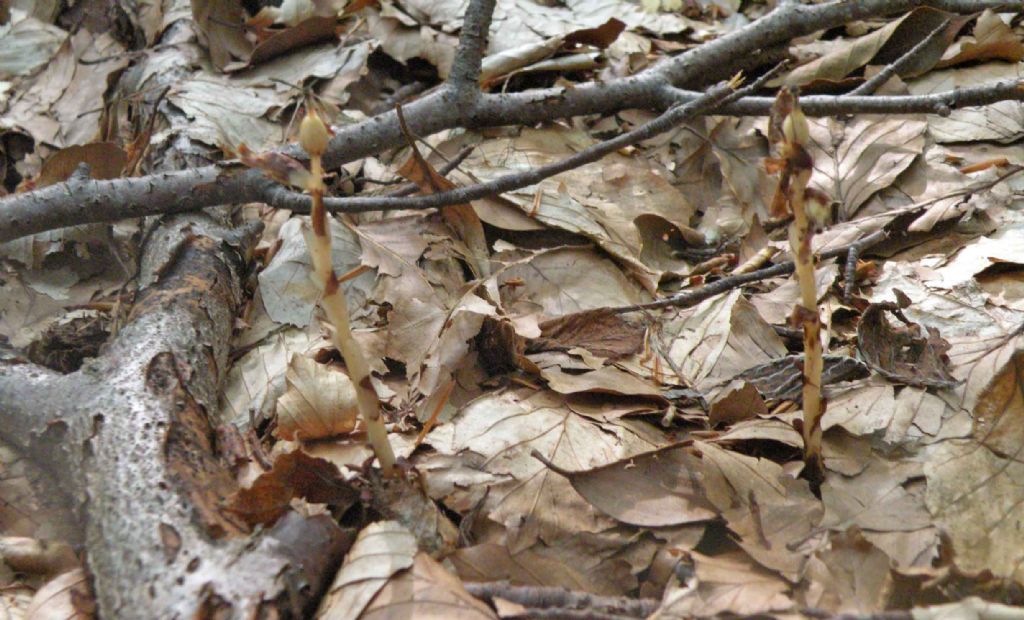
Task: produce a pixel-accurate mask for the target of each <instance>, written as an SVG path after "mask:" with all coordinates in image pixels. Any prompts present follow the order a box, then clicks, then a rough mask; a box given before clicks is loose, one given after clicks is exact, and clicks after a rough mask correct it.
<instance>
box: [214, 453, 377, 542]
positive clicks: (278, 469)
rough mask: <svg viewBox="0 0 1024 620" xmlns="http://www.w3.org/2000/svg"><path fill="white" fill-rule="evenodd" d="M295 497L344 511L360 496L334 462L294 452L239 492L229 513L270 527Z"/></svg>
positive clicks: (251, 522)
mask: <svg viewBox="0 0 1024 620" xmlns="http://www.w3.org/2000/svg"><path fill="white" fill-rule="evenodd" d="M296 497H301V498H303V499H305V500H306V501H309V502H312V503H315V504H331V505H334V506H340V507H343V508H344V507H348V506H349V505H350V504H352V503H353V502H354V501H356V499H357V498H358V497H359V493H358V491H356V490H355V489H353V488H352V487H351V486H349V484H348V483H347V482H345V481H344V480H342V478H341V475H340V473H339V472H338V468H337V467H335V466H334V465H333V464H332V463H330V462H329V461H325V460H324V459H321V458H316V457H312V456H309V455H308V454H306V453H305V452H303V451H302V450H295V451H294V452H288V453H285V454H281V455H279V456H278V457H277V458H276V459H274V465H273V467H272V469H271V470H270V471H268V472H265V473H263V474H261V475H260V476H259V477H257V478H256V480H254V481H253V483H252V485H250V486H249V487H248V488H242V489H239V490H238V491H237V492H236V493H235V495H234V497H232V498H231V500H230V502H229V505H228V507H227V510H228V511H229V512H231V513H232V514H235V515H237V516H238V517H240V518H242V519H244V520H245V522H246V523H248V524H249V525H258V524H262V525H268V524H271V523H273V522H274V521H276V520H277V519H278V518H279V517H280V516H281V515H283V514H284V513H285V512H286V511H287V510H289V508H290V506H291V501H292V499H293V498H296Z"/></svg>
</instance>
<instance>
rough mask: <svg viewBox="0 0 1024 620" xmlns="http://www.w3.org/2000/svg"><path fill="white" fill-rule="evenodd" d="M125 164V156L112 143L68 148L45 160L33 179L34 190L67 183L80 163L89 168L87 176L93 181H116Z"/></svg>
mask: <svg viewBox="0 0 1024 620" xmlns="http://www.w3.org/2000/svg"><path fill="white" fill-rule="evenodd" d="M127 160H128V156H127V155H126V154H125V152H124V151H123V150H121V147H119V146H117V145H116V144H114V143H113V142H94V143H92V144H83V145H76V146H69V147H67V148H63V149H61V150H60V151H58V152H56V153H55V154H54V155H53V156H51V157H50V158H49V159H47V160H46V162H45V163H44V164H43V168H42V170H41V171H40V172H39V177H38V178H37V179H36V187H46V186H47V185H53V184H54V183H60V182H61V181H66V180H67V179H68V177H70V176H71V175H72V173H74V172H75V170H76V169H77V168H78V165H79V164H83V163H84V164H88V165H89V176H90V177H91V178H93V179H116V178H118V177H119V176H121V171H122V170H123V169H124V165H125V163H126V162H127Z"/></svg>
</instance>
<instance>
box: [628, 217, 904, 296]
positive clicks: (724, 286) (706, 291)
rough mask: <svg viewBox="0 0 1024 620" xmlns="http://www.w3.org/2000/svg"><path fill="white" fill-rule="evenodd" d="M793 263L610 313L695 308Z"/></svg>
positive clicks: (871, 241) (877, 237) (866, 242)
mask: <svg viewBox="0 0 1024 620" xmlns="http://www.w3.org/2000/svg"><path fill="white" fill-rule="evenodd" d="M888 236H889V233H887V232H886V231H884V230H877V231H875V232H873V233H871V234H870V235H868V236H866V237H864V238H862V239H859V240H858V241H855V242H854V243H851V244H850V245H845V246H842V247H838V248H834V249H831V250H828V251H826V252H822V253H821V254H820V255H819V257H820V258H821V259H822V260H827V259H830V258H836V257H838V256H842V255H844V254H846V253H847V252H849V251H850V247H851V246H853V245H854V244H857V245H859V247H860V249H861V251H863V250H864V249H866V248H869V247H871V246H874V245H876V244H878V243H881V242H882V241H884V240H885V239H886V238H887V237H888ZM793 270H794V264H793V261H791V260H789V261H786V262H784V263H778V264H776V265H772V266H771V267H765V268H764V269H758V270H757V271H751V272H750V273H743V274H739V275H733V276H727V277H725V278H722V279H721V280H715V281H714V282H712V283H711V284H707V285H705V286H702V287H701V288H699V289H694V290H687V291H683V292H681V293H676V294H675V295H673V296H671V297H666V298H665V299H659V300H658V301H652V302H649V303H645V304H636V305H632V306H622V307H620V308H614V309H613V312H615V313H616V314H625V313H627V312H639V311H641V310H656V309H658V308H671V307H677V308H689V307H690V306H695V305H697V304H699V303H700V302H702V301H704V300H705V299H710V298H712V297H714V296H716V295H721V294H722V293H725V292H726V291H731V290H732V289H734V288H737V287H740V286H743V285H744V284H750V283H751V282H759V281H761V280H767V279H768V278H774V277H776V276H785V275H789V274H791V273H793Z"/></svg>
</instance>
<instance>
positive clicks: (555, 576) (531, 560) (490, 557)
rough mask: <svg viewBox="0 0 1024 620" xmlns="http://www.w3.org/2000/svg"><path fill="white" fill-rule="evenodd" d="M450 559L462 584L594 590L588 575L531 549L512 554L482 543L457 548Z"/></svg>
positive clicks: (504, 548)
mask: <svg viewBox="0 0 1024 620" xmlns="http://www.w3.org/2000/svg"><path fill="white" fill-rule="evenodd" d="M449 559H450V560H451V562H452V564H454V565H455V570H456V571H457V572H458V574H459V576H460V577H461V578H462V579H463V580H464V581H510V582H512V583H516V584H521V585H531V586H554V587H560V588H565V589H567V590H584V591H593V588H592V587H590V584H591V583H592V582H591V580H590V579H589V576H588V575H584V574H582V573H580V572H579V570H578V568H577V567H575V566H572V565H569V564H566V563H565V562H563V561H560V560H559V558H549V557H544V556H542V555H539V554H538V553H536V552H535V551H532V550H530V549H526V550H523V551H520V552H518V553H512V552H511V551H509V549H508V548H507V547H505V546H504V545H498V544H494V543H483V544H479V545H474V546H472V547H463V548H461V549H457V550H456V551H455V553H453V554H452V555H451V557H450V558H449Z"/></svg>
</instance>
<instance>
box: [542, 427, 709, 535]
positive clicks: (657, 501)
mask: <svg viewBox="0 0 1024 620" xmlns="http://www.w3.org/2000/svg"><path fill="white" fill-rule="evenodd" d="M559 473H562V474H563V475H565V476H566V478H568V479H569V482H571V483H572V486H573V488H574V489H576V491H577V492H579V494H580V495H582V496H583V497H584V498H585V499H586V500H587V501H588V502H590V504H591V505H592V506H594V507H595V508H597V509H598V510H600V511H601V512H603V513H605V514H607V515H608V516H610V517H612V518H614V519H616V520H617V521H621V522H623V523H628V524H630V525H636V526H640V527H665V526H669V525H682V524H684V523H693V522H696V521H706V520H709V519H712V518H714V517H715V516H716V515H717V514H718V513H717V511H716V510H715V509H714V507H713V506H711V504H709V503H708V501H707V500H706V499H704V497H703V491H702V490H701V487H700V476H701V474H700V466H699V461H698V459H697V458H696V457H694V456H693V455H692V454H691V453H690V449H689V448H688V447H685V446H671V447H668V448H662V449H660V450H655V451H653V452H647V453H644V454H638V455H636V456H633V457H630V458H628V459H623V460H621V461H616V462H614V463H610V464H608V465H605V466H603V467H598V468H595V469H590V470H586V471H575V472H559Z"/></svg>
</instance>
